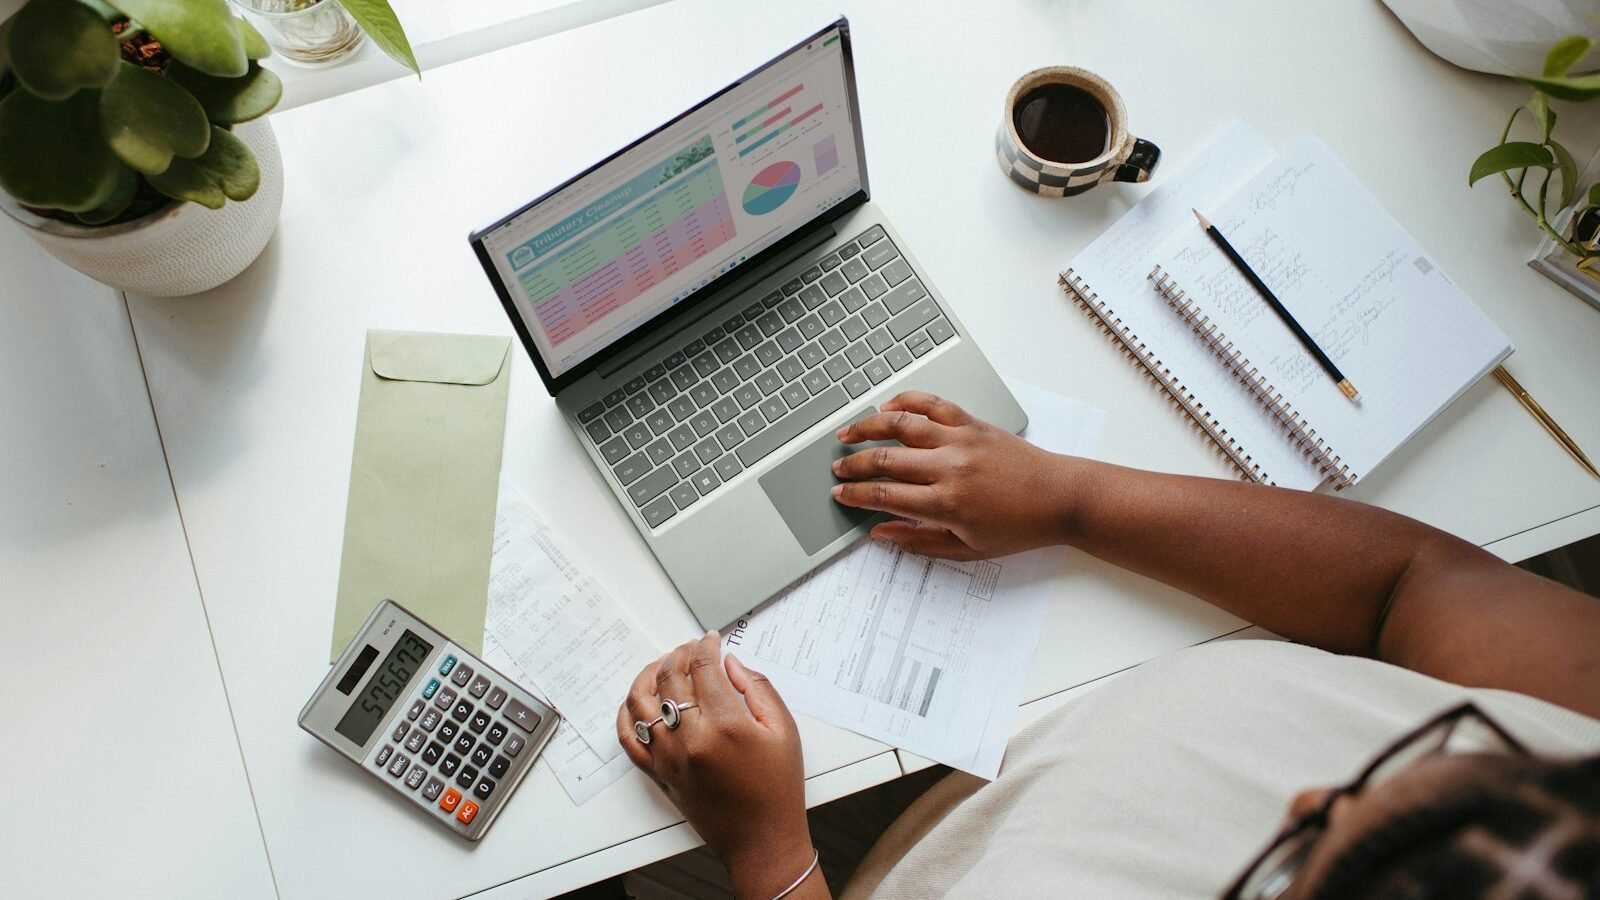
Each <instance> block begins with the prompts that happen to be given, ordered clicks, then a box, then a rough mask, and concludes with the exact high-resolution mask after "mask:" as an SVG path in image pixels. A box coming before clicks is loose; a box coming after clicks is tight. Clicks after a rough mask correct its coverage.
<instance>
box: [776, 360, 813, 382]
mask: <svg viewBox="0 0 1600 900" xmlns="http://www.w3.org/2000/svg"><path fill="white" fill-rule="evenodd" d="M805 371H806V367H805V366H802V365H800V360H798V359H796V358H794V357H793V356H786V357H784V358H783V360H782V361H781V362H779V363H778V367H777V373H778V375H779V377H781V378H782V379H783V380H784V381H793V380H795V379H796V378H799V377H800V376H801V375H804V374H805Z"/></svg>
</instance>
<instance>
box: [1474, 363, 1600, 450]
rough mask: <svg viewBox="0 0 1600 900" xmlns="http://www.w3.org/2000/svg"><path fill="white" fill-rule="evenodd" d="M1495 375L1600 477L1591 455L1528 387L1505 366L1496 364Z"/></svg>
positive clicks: (1540, 422)
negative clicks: (1584, 450)
mask: <svg viewBox="0 0 1600 900" xmlns="http://www.w3.org/2000/svg"><path fill="white" fill-rule="evenodd" d="M1494 377H1495V380H1496V381H1498V382H1500V383H1501V384H1503V385H1505V388H1506V390H1508V391H1510V392H1511V396H1513V397H1516V398H1517V402H1518V403H1521V404H1522V406H1523V408H1524V409H1526V410H1527V411H1528V412H1529V413H1532V414H1533V417H1534V418H1535V419H1538V420H1539V424H1540V425H1543V426H1544V430H1545V431H1548V432H1550V436H1551V437H1553V438H1555V439H1556V440H1557V441H1559V442H1560V443H1561V446H1563V447H1565V448H1567V452H1568V453H1570V454H1572V458H1573V459H1575V460H1577V461H1578V465H1580V466H1583V467H1584V468H1585V469H1588V470H1589V474H1590V475H1593V476H1594V477H1596V478H1600V471H1596V470H1595V467H1594V463H1592V462H1590V461H1589V457H1587V456H1584V455H1583V451H1582V450H1581V449H1579V447H1578V444H1577V442H1576V441H1574V440H1573V439H1572V438H1570V437H1568V436H1567V433H1566V432H1565V431H1563V430H1562V428H1561V426H1560V425H1557V424H1556V420H1555V419H1552V418H1550V414H1549V413H1547V412H1545V411H1544V407H1542V406H1540V405H1539V401H1537V400H1535V399H1533V396H1532V395H1531V394H1529V393H1528V391H1527V389H1525V388H1524V387H1523V386H1522V385H1520V384H1518V383H1517V380H1516V379H1515V378H1512V377H1511V373H1510V372H1507V371H1506V367H1505V366H1495V367H1494Z"/></svg>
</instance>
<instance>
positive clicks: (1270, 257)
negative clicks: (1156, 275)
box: [1152, 138, 1511, 479]
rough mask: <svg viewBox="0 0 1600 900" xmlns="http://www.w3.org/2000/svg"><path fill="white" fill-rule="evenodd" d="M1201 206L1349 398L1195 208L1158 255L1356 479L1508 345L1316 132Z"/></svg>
mask: <svg viewBox="0 0 1600 900" xmlns="http://www.w3.org/2000/svg"><path fill="white" fill-rule="evenodd" d="M1199 209H1200V211H1201V212H1203V213H1205V214H1206V215H1207V217H1208V218H1210V219H1211V221H1212V222H1213V223H1214V224H1216V226H1217V228H1218V229H1219V230H1220V231H1221V232H1222V233H1223V234H1224V235H1226V236H1227V238H1228V242H1229V243H1231V244H1232V245H1233V246H1234V249H1236V250H1238V251H1239V253H1240V255H1241V256H1243V257H1244V258H1245V259H1246V260H1247V261H1249V263H1250V266H1251V268H1253V269H1255V271H1256V274H1258V275H1259V276H1261V280H1262V281H1264V282H1266V284H1267V286H1268V287H1270V288H1272V291H1273V293H1275V294H1276V295H1277V296H1278V299H1279V300H1280V301H1281V302H1282V303H1283V305H1284V306H1285V307H1287V308H1288V309H1289V311H1290V312H1291V313H1293V314H1294V317H1295V319H1296V320H1297V321H1299V322H1300V324H1301V326H1302V327H1304V328H1305V329H1306V331H1307V332H1309V333H1310V334H1311V335H1312V337H1314V338H1315V339H1316V341H1317V343H1318V345H1319V346H1321V347H1322V349H1323V352H1325V353H1327V354H1328V357H1329V358H1330V359H1332V360H1333V361H1334V364H1335V365H1337V366H1338V367H1339V369H1340V371H1342V372H1343V373H1344V376H1345V377H1346V378H1348V379H1349V380H1350V382H1351V383H1352V384H1354V385H1355V387H1356V389H1357V390H1359V391H1360V392H1361V394H1360V397H1359V399H1358V400H1357V401H1356V402H1353V403H1352V402H1351V401H1350V400H1348V399H1346V398H1345V396H1344V394H1342V393H1341V392H1340V391H1339V388H1338V387H1337V385H1336V384H1335V382H1334V380H1333V379H1332V378H1330V377H1329V376H1328V375H1327V373H1326V372H1324V371H1323V369H1322V367H1321V366H1319V365H1318V364H1317V361H1316V358H1315V357H1313V356H1312V355H1311V353H1310V352H1309V351H1307V350H1306V349H1305V347H1304V346H1303V345H1302V344H1301V343H1300V342H1299V340H1297V339H1296V338H1295V336H1294V333H1293V332H1291V331H1290V330H1289V328H1288V326H1287V325H1285V324H1284V323H1283V321H1282V320H1281V319H1279V318H1278V316H1277V315H1276V314H1275V313H1274V312H1273V311H1272V310H1271V308H1270V307H1268V306H1267V304H1266V302H1265V301H1264V300H1262V299H1261V297H1260V296H1259V295H1258V294H1257V293H1256V291H1255V290H1254V288H1252V287H1251V285H1250V283H1249V282H1248V281H1246V280H1245V278H1244V276H1243V275H1241V274H1240V273H1239V272H1238V270H1237V269H1235V268H1234V266H1233V265H1232V264H1231V263H1230V262H1229V261H1228V259H1227V257H1226V256H1225V255H1224V254H1223V252H1222V250H1221V249H1220V248H1218V247H1217V246H1216V245H1215V244H1214V243H1213V242H1212V241H1211V239H1210V238H1209V237H1208V236H1207V235H1206V234H1205V232H1203V231H1202V230H1201V229H1200V227H1199V225H1198V224H1197V223H1195V222H1194V220H1193V219H1192V218H1191V219H1190V224H1189V228H1188V233H1187V234H1186V235H1185V236H1184V237H1182V238H1181V239H1180V240H1179V241H1177V242H1176V243H1175V244H1174V245H1171V246H1169V247H1167V248H1164V249H1163V250H1162V251H1161V253H1162V257H1163V258H1162V262H1163V264H1164V265H1165V266H1166V267H1167V269H1168V271H1169V272H1170V273H1171V274H1172V277H1173V279H1174V281H1176V283H1177V285H1178V287H1180V288H1182V289H1183V290H1184V291H1186V292H1187V293H1188V295H1189V297H1190V298H1191V299H1193V300H1195V302H1196V304H1197V305H1198V306H1199V308H1200V310H1201V312H1203V313H1204V314H1206V315H1209V316H1211V317H1212V319H1213V321H1215V322H1216V323H1217V324H1218V326H1219V327H1220V328H1221V330H1222V331H1223V332H1224V333H1225V334H1226V335H1227V337H1228V339H1229V340H1230V341H1233V342H1234V344H1235V346H1236V347H1237V348H1238V349H1240V350H1241V351H1243V353H1244V355H1245V356H1246V357H1247V358H1248V359H1249V360H1250V362H1251V364H1252V365H1254V366H1256V367H1257V368H1258V369H1259V370H1260V371H1261V373H1262V374H1263V375H1265V376H1266V378H1267V381H1268V383H1270V384H1272V385H1273V386H1275V387H1276V388H1277V390H1278V391H1279V392H1280V393H1282V394H1283V396H1284V398H1285V399H1286V400H1287V401H1288V402H1289V404H1290V405H1291V406H1293V408H1294V409H1295V410H1296V411H1297V412H1299V413H1300V415H1301V416H1302V417H1303V418H1304V419H1305V420H1306V421H1307V422H1308V423H1309V424H1310V425H1311V427H1312V428H1313V429H1314V430H1315V431H1316V432H1317V435H1318V437H1320V438H1322V439H1323V440H1324V441H1326V442H1327V443H1328V444H1329V445H1330V446H1332V447H1333V449H1334V452H1335V453H1336V454H1337V455H1338V456H1339V457H1340V459H1341V461H1342V462H1343V464H1344V465H1346V466H1348V467H1349V469H1350V474H1351V475H1352V476H1353V477H1354V478H1357V479H1359V478H1360V477H1361V476H1363V475H1365V474H1366V473H1368V472H1370V471H1372V469H1373V468H1374V467H1376V466H1377V465H1378V464H1379V463H1381V462H1382V461H1383V460H1384V459H1386V458H1387V457H1388V456H1389V455H1390V454H1391V453H1393V452H1394V450H1395V448H1397V447H1399V446H1400V445H1401V444H1403V443H1405V442H1406V441H1407V440H1409V439H1410V438H1411V437H1412V435H1414V434H1416V433H1417V432H1418V431H1420V430H1421V429H1422V426H1424V425H1426V424H1427V423H1428V422H1429V421H1430V420H1432V419H1433V417H1434V416H1436V415H1438V414H1439V413H1440V412H1441V411H1442V410H1443V409H1444V408H1445V407H1446V406H1449V405H1450V404H1451V403H1452V402H1453V401H1454V400H1455V399H1456V398H1457V397H1459V396H1460V395H1461V393H1462V392H1463V391H1465V390H1466V389H1467V388H1468V387H1470V386H1471V385H1472V384H1473V383H1474V382H1476V381H1477V380H1478V379H1479V378H1481V377H1482V376H1483V375H1485V374H1486V373H1488V371H1489V370H1490V369H1492V368H1493V367H1494V366H1495V365H1497V364H1498V363H1499V362H1500V361H1501V360H1502V359H1504V358H1505V357H1506V355H1507V354H1509V353H1510V352H1511V343H1510V341H1509V340H1507V339H1506V336H1505V335H1504V334H1502V333H1501V331H1500V329H1499V328H1497V327H1495V325H1494V323H1493V322H1491V321H1490V320H1489V318H1488V317H1487V316H1485V315H1484V314H1483V311H1482V310H1480V309H1478V307H1477V306H1476V305H1475V304H1474V303H1473V302H1472V301H1471V300H1470V299H1469V298H1468V297H1467V295H1466V294H1465V293H1463V292H1462V291H1461V289H1460V288H1458V287H1456V286H1455V284H1454V283H1452V282H1451V281H1450V279H1449V278H1447V277H1445V274H1444V272H1442V271H1441V270H1440V269H1439V266H1438V264H1437V263H1436V262H1434V260H1433V259H1432V258H1431V257H1429V256H1428V254H1427V252H1426V251H1425V250H1423V249H1422V247H1421V246H1420V245H1418V244H1417V242H1416V241H1415V240H1414V239H1412V237H1411V235H1409V234H1408V233H1406V231H1405V229H1403V228H1401V227H1400V224H1399V223H1398V222H1396V221H1395V220H1394V219H1393V217H1391V216H1390V215H1389V213H1388V212H1387V211H1386V210H1384V208H1383V207H1382V206H1381V205H1380V204H1379V203H1378V202H1377V200H1376V199H1374V198H1373V196H1372V195H1371V194H1369V193H1368V192H1367V190H1366V189H1365V188H1364V187H1363V186H1362V185H1361V182H1360V181H1358V180H1357V179H1356V177H1355V176H1354V175H1352V174H1351V173H1350V171H1349V170H1348V169H1346V168H1345V167H1344V164H1343V163H1341V162H1340V161H1339V159H1338V157H1336V156H1334V155H1333V152H1332V151H1331V150H1329V149H1328V147H1327V145H1325V144H1323V143H1322V141H1320V140H1317V139H1316V138H1306V139H1304V140H1301V141H1298V142H1296V143H1295V144H1294V146H1292V147H1290V148H1289V149H1288V150H1286V151H1284V153H1283V154H1281V155H1280V156H1279V157H1278V158H1277V160H1275V161H1274V162H1273V163H1272V164H1271V165H1269V166H1267V167H1266V168H1265V169H1263V170H1262V171H1260V172H1259V173H1258V174H1256V175H1255V177H1253V178H1252V179H1251V180H1250V182H1249V184H1247V185H1245V186H1244V187H1243V188H1242V189H1241V190H1239V191H1238V192H1237V193H1235V194H1234V195H1233V196H1232V197H1230V198H1229V199H1228V200H1226V201H1225V202H1223V203H1221V204H1220V205H1218V206H1216V207H1214V208H1213V209H1207V208H1206V207H1204V206H1201V207H1199ZM1152 293H1154V292H1152Z"/></svg>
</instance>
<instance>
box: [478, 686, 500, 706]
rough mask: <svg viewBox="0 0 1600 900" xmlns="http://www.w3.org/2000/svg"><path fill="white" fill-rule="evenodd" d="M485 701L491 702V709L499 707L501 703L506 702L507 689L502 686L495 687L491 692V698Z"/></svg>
mask: <svg viewBox="0 0 1600 900" xmlns="http://www.w3.org/2000/svg"><path fill="white" fill-rule="evenodd" d="M483 702H485V703H487V704H489V708H490V709H499V708H500V705H501V704H503V703H505V702H506V689H505V688H502V687H497V688H495V689H494V690H492V691H490V692H489V699H487V700H485V701H483Z"/></svg>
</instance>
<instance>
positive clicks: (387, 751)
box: [372, 744, 394, 769]
mask: <svg viewBox="0 0 1600 900" xmlns="http://www.w3.org/2000/svg"><path fill="white" fill-rule="evenodd" d="M392 755H394V748H393V747H391V746H389V745H388V744H384V745H383V748H382V749H380V750H379V751H378V757H377V758H376V759H374V760H373V761H372V764H373V765H375V766H377V767H378V768H380V769H381V768H383V764H384V763H386V762H388V761H389V757H390V756H392Z"/></svg>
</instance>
